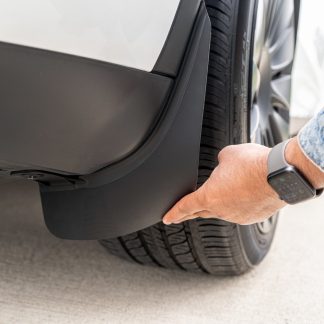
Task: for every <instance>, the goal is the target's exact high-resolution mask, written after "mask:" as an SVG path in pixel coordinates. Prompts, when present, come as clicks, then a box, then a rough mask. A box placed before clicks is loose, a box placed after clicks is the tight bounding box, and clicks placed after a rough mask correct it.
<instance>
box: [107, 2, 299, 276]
mask: <svg viewBox="0 0 324 324" xmlns="http://www.w3.org/2000/svg"><path fill="white" fill-rule="evenodd" d="M205 3H206V7H207V11H208V14H209V17H210V20H211V23H212V39H211V48H210V58H209V60H210V61H209V71H208V82H207V93H206V100H205V111H204V120H203V130H202V137H201V151H200V165H199V178H198V186H201V185H202V184H203V183H204V182H205V181H206V180H207V179H208V177H209V176H210V174H211V172H212V171H213V169H214V168H215V167H216V166H217V161H216V157H217V155H218V153H219V152H220V151H221V150H222V149H223V148H224V147H225V146H227V145H231V144H240V143H245V142H249V141H254V142H258V143H261V144H264V145H267V146H273V145H275V144H276V143H277V142H280V141H282V140H284V139H285V138H286V137H287V136H288V126H289V102H290V84H291V78H290V76H291V70H292V63H293V58H294V49H295V30H296V24H295V13H294V0H259V1H254V0H247V1H239V0H206V1H205ZM276 224H277V216H274V217H272V218H271V219H270V220H269V221H267V222H264V223H261V224H256V225H250V226H239V225H236V224H231V223H227V222H225V221H221V220H217V219H197V220H192V221H187V222H185V223H183V224H177V225H171V226H165V225H164V224H163V223H159V224H156V225H154V226H151V227H148V228H146V229H144V230H141V231H138V232H135V233H132V234H129V235H125V236H122V237H118V238H115V239H108V240H102V241H101V243H102V244H103V245H104V246H105V247H106V248H107V249H108V250H109V251H110V252H111V253H113V254H115V255H118V256H121V257H124V258H126V259H129V260H132V261H135V262H138V263H140V264H151V265H157V266H160V267H165V268H178V269H182V270H187V271H197V272H204V273H209V274H213V275H239V274H242V273H244V272H246V271H248V270H249V269H250V268H252V267H253V266H255V265H257V264H258V263H260V262H261V261H262V260H263V258H264V257H265V256H266V254H267V253H268V251H269V249H270V246H271V243H272V240H273V237H274V233H275V230H276Z"/></svg>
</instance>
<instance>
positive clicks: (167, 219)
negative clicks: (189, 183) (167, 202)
mask: <svg viewBox="0 0 324 324" xmlns="http://www.w3.org/2000/svg"><path fill="white" fill-rule="evenodd" d="M204 205H205V194H204V188H203V186H202V187H200V188H199V189H198V190H197V191H195V192H193V193H191V194H189V195H187V196H185V197H183V198H182V199H181V200H180V201H179V202H178V203H176V204H175V206H174V207H173V208H171V210H170V211H169V212H168V213H167V214H166V215H165V216H164V217H163V223H164V224H166V225H170V224H172V223H175V222H177V221H179V220H181V219H184V218H187V217H188V218H189V217H190V216H191V217H192V215H194V214H197V213H199V212H202V211H205V210H206V208H204Z"/></svg>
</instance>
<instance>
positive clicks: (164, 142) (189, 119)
mask: <svg viewBox="0 0 324 324" xmlns="http://www.w3.org/2000/svg"><path fill="white" fill-rule="evenodd" d="M210 31H211V26H210V21H209V17H208V14H207V11H206V8H205V6H202V7H201V9H200V12H199V16H198V19H197V22H196V25H195V28H194V30H193V33H192V36H191V40H190V43H189V46H188V50H187V53H186V56H185V59H184V61H183V64H182V67H181V70H180V73H179V76H178V77H177V80H176V83H175V87H174V88H173V90H172V94H171V97H170V100H169V103H168V105H167V109H165V111H164V114H163V115H162V116H161V119H160V121H159V123H158V124H157V126H156V128H155V129H154V131H153V132H152V134H151V136H150V137H149V138H148V140H147V141H146V142H145V144H144V145H143V146H141V147H140V148H139V149H138V150H137V151H136V152H135V153H134V154H133V155H131V156H130V157H129V158H127V159H125V160H124V161H122V162H120V163H118V164H116V165H114V166H111V167H108V168H104V169H102V170H101V171H99V172H96V173H94V174H91V175H88V176H84V177H81V178H82V180H84V181H85V183H84V184H75V185H74V186H72V185H71V186H70V187H67V186H62V187H60V186H55V187H52V186H47V185H44V184H40V189H41V199H42V205H43V210H44V216H45V222H46V225H47V227H48V229H49V230H50V231H51V232H52V233H53V234H54V235H56V236H58V237H61V238H66V239H103V238H109V237H115V236H120V235H124V234H127V233H130V232H134V231H136V230H139V229H142V228H145V227H147V226H150V225H152V224H154V223H157V222H158V221H159V220H160V219H161V217H162V216H163V214H164V213H165V212H166V211H167V209H168V208H169V207H170V206H171V205H172V204H173V203H174V202H175V201H176V200H177V199H178V198H180V197H181V196H183V195H184V194H186V193H188V192H190V191H192V190H194V189H195V187H196V183H197V173H198V162H199V150H200V137H201V127H202V116H203V110H204V100H205V90H206V81H207V69H208V57H209V45H210Z"/></svg>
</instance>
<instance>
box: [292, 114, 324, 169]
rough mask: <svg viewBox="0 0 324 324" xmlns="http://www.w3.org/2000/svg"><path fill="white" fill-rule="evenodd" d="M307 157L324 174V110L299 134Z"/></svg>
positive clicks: (300, 142) (299, 140)
mask: <svg viewBox="0 0 324 324" xmlns="http://www.w3.org/2000/svg"><path fill="white" fill-rule="evenodd" d="M298 142H299V145H300V147H301V149H302V150H303V151H304V153H305V155H306V156H307V157H308V158H309V159H310V160H311V161H312V162H313V163H314V164H315V165H317V166H318V167H319V168H320V169H321V170H322V171H323V172H324V109H322V110H321V111H320V112H319V114H318V115H317V116H316V117H314V118H313V119H312V120H310V121H309V122H308V124H306V126H305V127H304V128H303V129H302V130H301V131H300V132H299V134H298Z"/></svg>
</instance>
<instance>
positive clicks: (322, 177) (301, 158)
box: [285, 137, 324, 189]
mask: <svg viewBox="0 0 324 324" xmlns="http://www.w3.org/2000/svg"><path fill="white" fill-rule="evenodd" d="M285 158H286V161H287V162H288V163H289V164H291V165H293V166H295V167H296V168H297V169H298V170H299V171H300V172H301V173H302V174H303V175H304V176H305V177H306V179H307V180H308V181H309V182H310V183H311V184H312V186H313V187H314V188H316V189H320V188H323V187H324V174H323V172H322V171H320V170H319V169H318V168H317V167H316V166H315V165H314V164H313V163H312V162H311V161H310V160H309V159H308V158H307V157H306V156H305V154H304V152H303V151H302V150H301V148H300V146H299V144H298V141H297V138H296V137H294V138H293V139H291V140H290V142H289V143H288V145H287V147H286V151H285Z"/></svg>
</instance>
